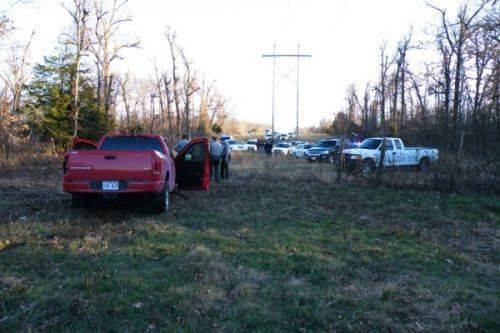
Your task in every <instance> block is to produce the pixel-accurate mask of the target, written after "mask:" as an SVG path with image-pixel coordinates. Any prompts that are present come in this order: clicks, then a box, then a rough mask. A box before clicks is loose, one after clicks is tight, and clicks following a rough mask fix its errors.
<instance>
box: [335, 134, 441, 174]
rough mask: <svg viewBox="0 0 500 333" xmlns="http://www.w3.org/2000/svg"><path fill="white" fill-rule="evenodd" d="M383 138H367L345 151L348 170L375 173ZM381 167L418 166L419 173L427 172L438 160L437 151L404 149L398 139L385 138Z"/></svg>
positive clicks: (416, 148)
mask: <svg viewBox="0 0 500 333" xmlns="http://www.w3.org/2000/svg"><path fill="white" fill-rule="evenodd" d="M383 140H384V138H368V139H366V140H364V141H363V142H362V143H361V145H360V146H359V147H358V148H351V149H345V150H344V151H343V154H344V158H345V161H346V164H347V168H348V169H349V170H351V171H352V170H356V169H358V170H361V171H362V172H363V173H370V172H373V171H375V169H376V168H377V167H378V164H379V161H380V156H381V149H382V143H383ZM385 149H386V150H385V155H384V165H383V167H384V168H386V167H411V166H418V169H419V170H420V171H428V170H429V168H430V166H431V163H435V162H436V161H437V160H438V158H439V151H438V150H437V149H434V148H424V147H405V146H404V143H403V140H401V139H400V138H386V148H385Z"/></svg>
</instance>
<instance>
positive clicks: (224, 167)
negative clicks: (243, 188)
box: [220, 140, 231, 179]
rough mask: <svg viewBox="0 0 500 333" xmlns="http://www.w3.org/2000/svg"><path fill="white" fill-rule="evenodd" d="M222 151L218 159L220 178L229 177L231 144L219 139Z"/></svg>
mask: <svg viewBox="0 0 500 333" xmlns="http://www.w3.org/2000/svg"><path fill="white" fill-rule="evenodd" d="M221 142H222V151H221V159H220V178H221V179H224V178H229V162H230V161H231V146H230V145H229V144H228V143H227V142H226V140H221Z"/></svg>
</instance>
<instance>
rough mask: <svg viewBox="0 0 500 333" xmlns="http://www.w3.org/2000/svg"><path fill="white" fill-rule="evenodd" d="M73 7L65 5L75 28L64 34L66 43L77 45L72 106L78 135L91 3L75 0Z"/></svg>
mask: <svg viewBox="0 0 500 333" xmlns="http://www.w3.org/2000/svg"><path fill="white" fill-rule="evenodd" d="M73 6H74V7H73V8H68V7H66V6H64V4H63V7H64V9H66V11H67V12H68V14H69V15H70V16H71V18H72V20H73V28H72V30H73V31H72V32H71V33H70V34H64V36H65V38H66V41H65V43H67V44H70V45H73V46H74V47H75V50H74V52H75V55H74V57H75V73H74V76H73V82H72V93H71V95H72V96H71V97H72V108H73V124H74V125H73V126H74V127H73V136H77V135H78V117H79V114H80V100H79V93H80V66H81V61H82V57H84V56H85V55H86V52H87V50H88V49H89V46H90V39H89V29H88V27H87V23H88V19H89V14H90V12H89V8H88V7H89V5H88V1H87V0H73Z"/></svg>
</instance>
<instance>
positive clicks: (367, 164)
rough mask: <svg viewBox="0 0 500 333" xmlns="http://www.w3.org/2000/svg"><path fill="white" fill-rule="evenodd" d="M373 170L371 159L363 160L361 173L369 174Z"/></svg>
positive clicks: (373, 163) (373, 165)
mask: <svg viewBox="0 0 500 333" xmlns="http://www.w3.org/2000/svg"><path fill="white" fill-rule="evenodd" d="M374 171H375V162H373V160H364V161H363V164H362V165H361V172H362V173H363V175H369V174H371V173H373V172H374Z"/></svg>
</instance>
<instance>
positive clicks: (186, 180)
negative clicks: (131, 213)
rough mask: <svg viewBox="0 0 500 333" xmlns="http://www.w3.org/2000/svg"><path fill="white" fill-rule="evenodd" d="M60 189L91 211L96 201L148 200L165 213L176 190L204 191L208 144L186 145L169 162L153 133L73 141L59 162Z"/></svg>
mask: <svg viewBox="0 0 500 333" xmlns="http://www.w3.org/2000/svg"><path fill="white" fill-rule="evenodd" d="M63 172H64V178H63V190H64V191H65V192H68V193H70V194H71V195H72V200H73V206H75V207H78V206H82V205H83V206H87V207H88V206H90V204H91V203H92V201H93V199H94V198H96V197H98V196H101V197H106V196H118V197H119V196H124V195H129V194H144V195H150V196H151V197H152V200H153V204H154V207H155V210H157V211H158V212H166V211H168V208H169V194H170V193H171V192H173V191H174V189H175V188H176V186H178V187H179V188H184V189H194V190H208V187H209V182H210V155H209V151H208V140H207V139H195V140H192V141H190V142H189V143H188V144H187V145H186V146H185V147H184V148H183V149H182V150H181V151H180V152H179V154H178V155H177V156H176V157H175V158H173V157H172V156H171V155H170V150H169V149H168V147H167V146H166V145H165V141H164V140H163V138H162V137H161V136H159V135H153V134H112V135H106V136H104V137H103V138H102V139H101V140H100V141H99V143H97V144H96V143H94V144H92V142H91V141H90V140H85V139H76V140H74V141H73V149H71V150H70V151H69V152H68V153H67V154H66V156H65V158H64V163H63Z"/></svg>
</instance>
